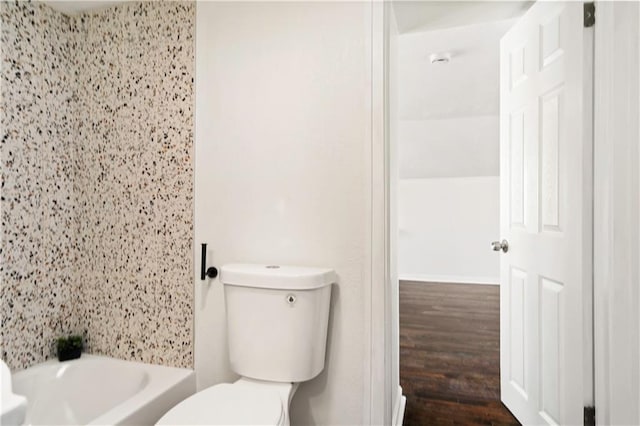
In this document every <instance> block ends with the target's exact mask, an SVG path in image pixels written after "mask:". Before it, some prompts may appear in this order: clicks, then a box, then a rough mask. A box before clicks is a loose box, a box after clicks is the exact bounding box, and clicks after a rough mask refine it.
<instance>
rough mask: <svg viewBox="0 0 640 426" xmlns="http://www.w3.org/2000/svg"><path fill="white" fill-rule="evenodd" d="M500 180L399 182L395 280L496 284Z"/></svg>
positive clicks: (487, 177)
mask: <svg viewBox="0 0 640 426" xmlns="http://www.w3.org/2000/svg"><path fill="white" fill-rule="evenodd" d="M499 186H500V183H499V177H497V176H485V177H464V178H439V179H401V180H400V184H399V192H398V197H399V206H400V208H399V243H398V244H399V247H398V250H399V251H398V253H399V266H398V268H399V277H400V279H406V280H412V279H413V280H425V281H445V282H463V283H467V282H469V283H494V284H497V283H498V282H499V275H500V271H499V262H500V259H499V258H500V256H497V255H496V253H495V252H493V251H491V249H490V242H491V241H493V240H495V239H497V238H498V236H499V231H500V225H499V220H500V214H499Z"/></svg>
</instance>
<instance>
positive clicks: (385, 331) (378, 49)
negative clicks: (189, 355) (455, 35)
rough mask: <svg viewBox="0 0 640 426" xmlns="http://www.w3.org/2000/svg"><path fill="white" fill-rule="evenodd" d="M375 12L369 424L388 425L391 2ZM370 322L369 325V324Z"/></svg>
mask: <svg viewBox="0 0 640 426" xmlns="http://www.w3.org/2000/svg"><path fill="white" fill-rule="evenodd" d="M370 5H371V8H370V11H371V14H370V15H369V16H368V17H367V19H369V22H368V26H370V28H371V33H370V34H368V35H367V38H366V39H367V40H369V43H370V45H368V46H366V50H367V54H368V55H369V59H370V69H369V70H368V71H369V72H368V74H369V75H370V76H371V91H370V92H369V96H368V99H367V101H368V104H369V107H370V111H371V121H370V124H371V125H370V127H369V128H367V134H368V137H370V140H371V144H370V145H369V147H368V150H367V152H366V158H369V159H370V160H371V161H370V163H368V164H367V167H366V173H367V174H366V175H365V176H367V178H368V181H366V182H365V184H366V185H367V188H366V194H367V204H368V205H369V208H370V215H368V216H367V218H366V222H365V226H366V244H367V247H368V249H369V250H370V251H368V253H367V260H366V262H365V270H364V278H365V282H366V283H370V285H369V286H365V287H367V288H366V290H365V300H364V314H365V324H366V326H365V330H364V333H365V339H364V340H365V359H364V361H363V364H364V369H365V370H364V383H363V387H364V401H363V424H369V425H382V424H384V425H387V424H390V423H391V421H392V416H393V413H392V410H393V406H392V404H393V401H392V395H393V390H394V389H393V387H392V385H391V383H390V382H391V366H390V362H389V355H390V352H389V351H390V350H392V349H391V342H390V340H391V339H390V335H391V321H390V318H389V316H390V315H389V309H390V308H389V301H388V295H387V292H388V287H389V285H388V283H389V253H388V247H389V226H388V225H389V212H388V205H389V202H388V185H389V183H388V181H389V179H388V167H387V163H386V161H387V157H388V155H387V144H388V140H387V137H386V132H387V128H388V126H387V110H386V103H387V102H386V86H385V84H386V78H385V70H386V64H387V54H388V52H387V50H388V49H387V43H386V39H387V36H388V34H387V31H386V13H385V8H386V7H388V5H387V3H386V2H379V1H375V0H371V2H370ZM367 326H368V327H367Z"/></svg>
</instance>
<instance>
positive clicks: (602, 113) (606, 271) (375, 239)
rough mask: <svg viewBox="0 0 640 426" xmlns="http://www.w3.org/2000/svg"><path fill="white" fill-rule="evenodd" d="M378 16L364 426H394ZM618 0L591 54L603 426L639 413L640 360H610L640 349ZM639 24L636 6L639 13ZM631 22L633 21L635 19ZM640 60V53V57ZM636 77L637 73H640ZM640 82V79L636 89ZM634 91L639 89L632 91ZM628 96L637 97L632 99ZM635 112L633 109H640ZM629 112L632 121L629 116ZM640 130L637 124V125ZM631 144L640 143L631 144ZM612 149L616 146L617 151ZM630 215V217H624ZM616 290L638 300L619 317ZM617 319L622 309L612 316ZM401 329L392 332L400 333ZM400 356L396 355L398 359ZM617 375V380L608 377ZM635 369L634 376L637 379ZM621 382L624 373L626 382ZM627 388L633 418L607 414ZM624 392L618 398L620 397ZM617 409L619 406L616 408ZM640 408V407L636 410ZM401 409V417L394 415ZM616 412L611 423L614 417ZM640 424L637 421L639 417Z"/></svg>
mask: <svg viewBox="0 0 640 426" xmlns="http://www.w3.org/2000/svg"><path fill="white" fill-rule="evenodd" d="M371 3H372V12H371V23H372V26H371V28H372V34H371V40H372V42H371V43H372V44H371V46H369V47H370V49H368V51H369V52H370V55H371V62H370V63H371V70H370V71H371V76H372V81H371V93H370V96H371V98H370V106H371V129H370V132H371V133H370V136H371V145H370V153H369V154H370V156H369V158H370V159H371V163H370V167H371V169H370V170H369V178H370V179H369V182H367V185H368V190H367V194H368V199H369V202H370V206H371V212H370V215H369V217H368V218H367V226H368V228H367V229H368V230H369V232H368V237H369V238H370V240H369V244H368V247H369V249H370V251H369V252H368V257H367V261H366V267H365V271H364V273H365V277H366V280H367V281H368V282H370V283H371V285H370V286H369V288H368V294H366V296H365V324H368V325H369V327H368V328H367V327H365V342H366V344H367V346H368V350H367V351H365V353H366V354H367V356H366V357H365V358H366V359H365V360H364V364H365V383H364V393H365V398H364V403H363V420H364V423H365V424H398V423H396V422H398V421H400V422H401V421H402V414H401V413H400V415H398V410H394V408H396V407H400V406H401V405H402V404H399V403H398V402H399V401H401V398H402V391H401V389H398V386H399V384H397V383H391V377H392V372H393V369H394V368H397V366H394V365H392V363H391V360H392V359H394V356H397V355H398V353H399V347H398V346H397V335H395V336H394V334H393V333H394V332H395V333H396V334H397V330H395V329H394V327H393V326H392V324H393V323H394V321H395V324H397V322H398V320H399V319H398V318H397V312H396V316H395V317H394V316H392V312H393V310H392V303H393V300H391V295H392V293H391V288H392V285H394V283H393V282H392V280H391V277H390V275H389V270H390V265H391V257H390V256H391V253H390V250H389V248H390V238H389V231H390V217H389V216H390V215H389V208H390V205H389V203H390V197H389V143H390V141H389V132H388V129H389V115H388V107H389V105H388V93H387V88H388V86H387V84H388V80H389V75H388V67H389V52H388V46H389V29H388V25H389V22H388V19H389V18H388V16H389V12H390V11H389V9H388V7H389V6H388V4H387V2H384V3H383V2H376V1H375V0H371ZM616 3H617V2H607V1H598V2H596V26H595V35H594V37H595V53H594V67H595V73H594V100H595V108H594V117H593V123H594V140H593V143H594V159H593V171H594V191H593V197H594V198H593V202H594V204H593V206H594V207H593V208H594V217H593V226H594V233H593V234H594V259H593V270H594V274H593V279H594V282H593V286H594V300H593V309H594V313H593V314H594V317H593V321H594V324H593V334H594V376H593V377H594V389H595V405H596V407H597V410H596V421H597V423H598V424H612V420H614V421H615V418H618V416H622V417H620V418H630V417H629V416H634V415H635V416H640V415H639V414H638V413H637V412H636V413H634V412H631V410H633V409H634V407H639V406H640V389H639V388H640V383H639V382H640V356H636V357H635V358H633V357H631V359H632V364H630V365H620V364H618V363H616V362H612V360H611V357H612V356H615V355H617V354H619V353H624V351H628V350H629V349H630V348H629V347H630V346H633V347H631V350H633V351H635V354H636V355H637V354H638V352H639V351H640V348H639V346H640V290H639V289H638V275H639V274H638V271H637V268H638V267H637V266H636V269H635V270H633V269H630V268H628V267H624V266H625V265H624V264H622V265H621V264H620V262H617V261H616V258H617V256H619V255H620V254H621V253H627V258H628V259H629V260H630V261H631V262H632V264H633V262H634V261H635V264H636V265H640V248H639V246H640V231H638V223H640V214H639V213H638V212H639V210H640V208H638V206H639V205H640V178H638V176H637V172H636V176H634V175H633V174H632V171H633V170H638V168H640V153H639V152H638V151H640V149H638V147H637V145H638V141H637V140H635V141H634V140H632V139H631V136H632V133H631V132H628V133H627V136H628V137H627V138H626V139H624V140H620V141H619V142H618V143H619V145H616V146H615V147H614V145H612V144H611V141H612V138H613V137H614V135H615V132H614V130H615V126H616V124H617V123H618V122H619V120H620V117H627V116H628V114H629V111H628V109H627V105H626V104H623V103H622V102H621V101H620V100H619V99H616V98H615V97H614V93H613V92H612V91H611V90H609V89H610V87H611V86H612V84H613V83H614V81H615V79H616V78H619V76H618V75H617V74H616V70H617V69H618V67H620V66H621V64H620V61H621V58H620V57H616V50H615V49H614V46H616V44H617V43H618V42H619V41H620V40H622V39H623V38H624V37H625V36H627V37H629V36H631V35H632V34H631V33H624V32H618V33H616V25H617V22H616V16H615V12H616V8H619V7H624V4H622V5H621V4H616ZM638 9H639V10H638V16H637V17H635V19H637V20H638V21H640V7H638ZM629 19H634V17H633V16H631V17H629ZM638 55H640V49H639V52H638ZM638 71H640V70H638ZM632 75H633V74H632V73H629V74H627V77H628V78H629V83H633V82H632V81H631V80H632ZM635 85H636V86H637V83H635ZM632 87H633V85H632ZM638 99H640V89H638V93H637V98H635V102H636V105H637V103H638V102H640V101H639V100H638ZM629 100H633V97H632V96H630V97H629ZM636 108H637V106H636ZM625 114H627V115H625ZM636 120H637V121H636V124H637V123H640V114H639V116H638V117H637V118H636ZM639 126H640V125H639ZM634 144H635V145H634ZM614 148H615V149H614ZM621 149H628V150H630V152H634V149H635V155H632V156H629V157H620V156H619V155H618V156H616V155H614V154H615V153H616V150H621ZM621 173H627V174H626V175H622V176H627V177H629V176H631V178H634V177H635V180H629V185H630V188H629V190H628V191H627V192H625V193H620V191H617V192H616V191H615V188H614V183H616V182H617V181H618V180H619V179H620V176H621V175H620V174H621ZM625 212H631V215H630V216H627V217H626V219H627V220H622V219H620V215H624V213H625ZM623 218H624V216H623ZM614 227H615V230H616V232H617V233H618V234H623V235H624V234H625V233H627V234H631V235H632V236H633V237H632V238H631V239H630V240H629V241H620V240H619V239H616V238H614V233H613V231H614ZM616 291H627V292H629V294H631V295H633V296H634V297H633V298H631V299H630V304H631V307H632V308H634V307H635V310H634V309H629V311H628V312H625V313H624V314H623V315H622V316H621V315H616V317H615V318H613V317H612V313H613V312H612V309H613V308H616V309H617V306H614V305H612V300H611V296H612V295H613V293H614V292H616ZM616 314H618V312H616ZM620 324H625V325H629V324H631V326H630V327H629V330H627V331H628V334H629V335H630V336H632V339H631V340H630V341H626V342H625V341H622V342H621V343H624V345H623V344H616V343H615V342H614V344H612V342H611V341H610V339H611V338H612V332H613V330H615V329H616V328H617V327H618V326H619V325H620ZM394 330H395V331H394ZM396 359H397V358H396ZM621 371H624V372H626V373H625V374H626V375H627V376H628V373H629V371H631V373H632V375H631V377H632V380H631V381H627V382H626V384H621V383H618V382H619V380H618V379H617V378H616V377H620V376H621V375H620V374H619V373H620V372H621ZM612 372H614V373H618V374H617V375H615V376H614V377H613V378H612V379H610V377H611V373H612ZM634 373H635V378H634V377H633V374H634ZM623 377H624V376H623ZM621 385H623V387H625V392H626V394H627V398H628V399H629V400H630V401H637V403H636V404H628V405H627V408H628V410H629V412H626V413H615V414H614V415H612V413H611V405H612V404H611V401H612V399H613V398H617V397H618V396H619V395H621V394H622V392H620V391H617V389H618V387H619V386H621ZM618 392H620V394H618ZM616 408H617V407H616ZM636 409H637V408H636ZM394 411H395V412H394ZM613 416H615V417H613ZM636 420H640V417H636Z"/></svg>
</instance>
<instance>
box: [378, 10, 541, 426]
mask: <svg viewBox="0 0 640 426" xmlns="http://www.w3.org/2000/svg"><path fill="white" fill-rule="evenodd" d="M529 6H530V2H516V3H513V2H512V3H499V2H497V3H496V2H491V3H485V2H477V3H471V2H394V4H393V6H392V11H391V19H390V20H391V22H390V26H391V39H390V57H389V62H390V64H389V75H390V80H389V84H390V85H389V100H390V152H391V163H392V166H391V171H392V176H395V180H393V178H392V182H391V183H390V184H391V192H392V197H391V200H392V201H391V203H392V205H391V212H392V213H391V214H392V217H393V216H394V215H395V220H393V218H392V223H396V226H397V228H396V231H397V232H396V234H395V238H396V240H395V244H392V249H391V256H392V259H393V258H394V259H395V261H396V262H397V263H396V268H395V270H396V271H397V278H398V285H399V292H398V293H399V317H400V320H399V327H400V332H399V345H400V359H399V363H400V385H401V387H402V389H403V393H404V395H405V396H406V398H407V404H406V409H405V414H404V421H405V424H446V423H451V422H453V423H455V424H478V423H482V424H518V421H517V420H516V418H515V417H514V416H513V415H512V414H511V413H510V412H509V410H508V409H507V408H506V407H505V406H504V405H503V404H502V402H501V401H500V352H499V351H500V287H499V282H500V262H499V255H498V254H497V253H496V252H494V251H492V249H491V246H490V242H491V241H493V240H497V239H498V238H499V235H500V39H501V38H502V36H503V35H504V34H505V33H506V32H507V31H508V30H509V28H511V26H513V24H514V23H515V21H516V20H517V19H518V18H519V17H520V16H522V15H523V14H524V13H525V12H526V10H527V9H528V8H529ZM392 238H393V237H392Z"/></svg>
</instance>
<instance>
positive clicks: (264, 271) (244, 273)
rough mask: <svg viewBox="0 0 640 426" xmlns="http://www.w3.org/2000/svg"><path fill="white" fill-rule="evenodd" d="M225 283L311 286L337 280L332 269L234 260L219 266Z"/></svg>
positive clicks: (292, 286)
mask: <svg viewBox="0 0 640 426" xmlns="http://www.w3.org/2000/svg"><path fill="white" fill-rule="evenodd" d="M220 281H222V283H224V284H225V285H236V286H242V287H255V288H271V289H279V290H313V289H316V288H320V287H325V286H327V285H330V284H332V283H334V282H336V281H337V275H336V273H335V271H334V270H333V269H329V268H312V267H305V266H281V265H256V264H247V263H233V264H229V265H224V266H223V267H222V268H221V270H220Z"/></svg>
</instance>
